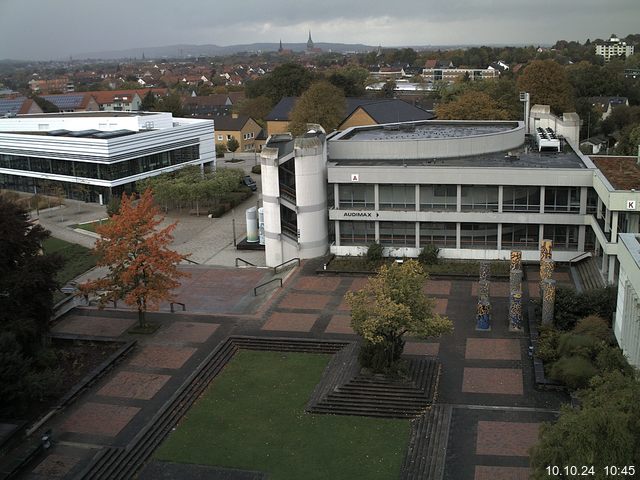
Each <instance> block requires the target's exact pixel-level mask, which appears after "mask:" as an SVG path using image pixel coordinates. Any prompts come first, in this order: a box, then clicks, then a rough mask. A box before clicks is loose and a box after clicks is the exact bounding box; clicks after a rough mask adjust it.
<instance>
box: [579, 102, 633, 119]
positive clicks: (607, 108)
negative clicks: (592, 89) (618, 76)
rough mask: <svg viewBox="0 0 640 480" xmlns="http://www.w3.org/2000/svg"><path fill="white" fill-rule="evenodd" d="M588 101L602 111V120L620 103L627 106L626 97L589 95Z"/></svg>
mask: <svg viewBox="0 0 640 480" xmlns="http://www.w3.org/2000/svg"><path fill="white" fill-rule="evenodd" d="M589 103H591V106H592V107H594V108H595V109H596V110H598V111H599V112H601V113H602V120H604V119H605V118H607V117H608V116H609V115H611V113H612V112H613V109H614V108H617V107H619V106H622V105H624V106H627V107H628V106H629V99H628V98H627V97H589Z"/></svg>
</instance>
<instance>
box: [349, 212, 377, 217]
mask: <svg viewBox="0 0 640 480" xmlns="http://www.w3.org/2000/svg"><path fill="white" fill-rule="evenodd" d="M342 216H343V217H360V218H375V217H379V216H380V214H379V213H377V212H344V213H343V214H342Z"/></svg>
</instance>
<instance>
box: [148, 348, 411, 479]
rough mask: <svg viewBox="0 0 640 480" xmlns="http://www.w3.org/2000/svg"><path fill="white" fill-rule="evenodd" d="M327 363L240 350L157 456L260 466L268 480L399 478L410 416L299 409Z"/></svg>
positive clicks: (315, 357)
mask: <svg viewBox="0 0 640 480" xmlns="http://www.w3.org/2000/svg"><path fill="white" fill-rule="evenodd" d="M328 361H329V356H328V355H319V354H305V353H283V352H256V351H249V350H241V351H239V352H238V353H237V354H236V356H235V357H234V358H233V360H232V361H231V362H230V363H229V364H228V365H227V366H226V367H225V369H224V371H223V372H222V373H221V374H220V375H219V376H218V377H217V378H216V379H215V380H214V381H213V382H212V384H211V386H210V387H209V389H208V390H207V391H206V392H205V394H204V395H203V396H202V397H201V398H200V399H199V400H198V401H197V403H196V404H195V405H194V407H193V408H191V410H190V411H189V412H188V413H187V415H186V418H184V419H183V420H182V422H181V424H180V425H179V426H178V428H177V429H176V431H174V432H172V433H171V434H170V435H169V437H168V438H167V440H166V441H165V442H164V443H163V444H162V445H161V446H160V448H159V449H158V450H157V451H156V453H155V456H156V458H157V459H159V460H166V461H172V462H182V463H194V464H204V465H216V466H221V467H228V468H240V469H247V470H259V471H263V472H267V473H269V475H270V477H269V478H270V479H271V480H291V479H305V480H313V479H318V480H326V479H332V480H339V479H345V480H352V479H354V478H366V479H367V480H374V479H381V480H382V479H384V480H388V479H393V478H398V477H399V475H400V467H401V464H402V460H403V458H404V454H405V452H406V448H407V442H408V439H409V422H408V421H407V420H390V419H374V418H365V417H349V416H340V415H310V414H307V413H305V412H304V407H305V405H306V403H307V401H308V399H309V396H310V394H311V392H312V391H313V388H314V386H315V385H316V383H317V382H318V381H319V380H320V377H321V375H322V372H323V370H324V368H325V367H326V365H327V363H328Z"/></svg>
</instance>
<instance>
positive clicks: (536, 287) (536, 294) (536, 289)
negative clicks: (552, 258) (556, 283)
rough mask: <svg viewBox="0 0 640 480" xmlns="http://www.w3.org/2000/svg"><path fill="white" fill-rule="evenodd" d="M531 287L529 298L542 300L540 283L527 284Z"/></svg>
mask: <svg viewBox="0 0 640 480" xmlns="http://www.w3.org/2000/svg"><path fill="white" fill-rule="evenodd" d="M527 286H528V287H529V298H540V283H539V282H527Z"/></svg>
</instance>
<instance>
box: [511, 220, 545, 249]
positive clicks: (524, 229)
mask: <svg viewBox="0 0 640 480" xmlns="http://www.w3.org/2000/svg"><path fill="white" fill-rule="evenodd" d="M539 238H540V227H539V226H538V225H520V224H510V223H503V224H502V249H503V250H507V249H510V248H522V249H525V250H537V249H538V246H539Z"/></svg>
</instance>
